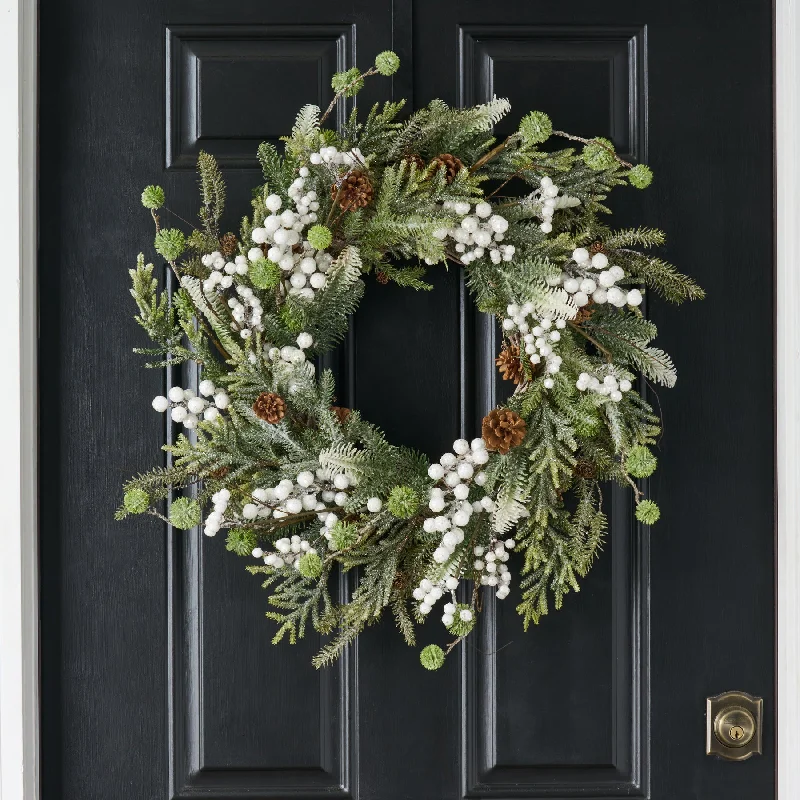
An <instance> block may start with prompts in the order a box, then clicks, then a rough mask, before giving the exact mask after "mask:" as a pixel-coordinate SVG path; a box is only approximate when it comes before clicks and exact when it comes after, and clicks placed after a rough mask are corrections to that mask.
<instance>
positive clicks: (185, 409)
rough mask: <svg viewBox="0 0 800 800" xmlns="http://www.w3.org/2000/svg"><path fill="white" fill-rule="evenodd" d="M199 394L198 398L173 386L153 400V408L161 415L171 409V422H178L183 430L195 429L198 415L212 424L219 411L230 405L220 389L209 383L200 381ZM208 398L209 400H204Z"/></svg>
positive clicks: (226, 396) (198, 418) (188, 390)
mask: <svg viewBox="0 0 800 800" xmlns="http://www.w3.org/2000/svg"><path fill="white" fill-rule="evenodd" d="M198 388H199V389H200V394H201V395H202V397H198V396H197V395H196V394H195V393H194V392H193V391H192V390H191V389H182V388H181V387H180V386H173V387H172V388H171V389H170V390H169V391H168V392H167V396H166V397H164V396H162V395H159V396H158V397H154V398H153V403H152V405H153V408H154V409H155V410H156V411H159V412H161V413H163V412H165V411H166V410H167V409H169V408H171V409H172V411H171V412H170V416H171V417H172V421H173V422H180V423H181V424H182V425H183V427H184V428H196V427H197V423H198V422H199V420H200V415H201V414H202V415H203V419H204V420H207V421H208V422H213V421H214V420H215V419H216V418H217V417H218V416H219V412H220V411H224V410H225V409H226V408H227V407H228V405H229V404H230V398H229V397H228V395H227V394H226V392H224V391H223V390H222V389H217V388H216V387H215V386H214V384H213V383H212V382H211V381H208V380H205V381H200V386H199V387H198ZM206 397H210V398H212V399H211V400H205V399H204V398H206Z"/></svg>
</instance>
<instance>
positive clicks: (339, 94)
mask: <svg viewBox="0 0 800 800" xmlns="http://www.w3.org/2000/svg"><path fill="white" fill-rule="evenodd" d="M377 74H378V69H377V67H370V68H369V69H368V70H367V71H366V72H362V73H360V74H359V76H358V78H356V79H355V80H354V81H350V83H348V84H347V86H345V87H344V89H341V90H340V91H338V92H336V94H335V95H334V96H333V100H331V102H330V105H329V106H328V107H327V108H326V109H325V113H324V114H323V115H322V116H321V117H320V120H319V124H320V125H322V123H323V122H325V120H326V119H328V117H329V116H330V115H331V112H332V111H333V109H334V108H335V107H336V104H337V103H338V102H339V100H341V99H342V97H344V96H345V93H346V92H348V91H349V90H350V89H352V88H353V87H354V86H355V85H356V84H357V83H358V81H359V80H363V79H364V78H369V77H370V76H372V75H377Z"/></svg>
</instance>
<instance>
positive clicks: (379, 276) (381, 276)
mask: <svg viewBox="0 0 800 800" xmlns="http://www.w3.org/2000/svg"><path fill="white" fill-rule="evenodd" d="M375 280H376V281H378V283H382V284H384V285H385V284H387V283H389V276H388V275H387V274H386V273H385V272H383V271H381V270H378V272H376V273H375Z"/></svg>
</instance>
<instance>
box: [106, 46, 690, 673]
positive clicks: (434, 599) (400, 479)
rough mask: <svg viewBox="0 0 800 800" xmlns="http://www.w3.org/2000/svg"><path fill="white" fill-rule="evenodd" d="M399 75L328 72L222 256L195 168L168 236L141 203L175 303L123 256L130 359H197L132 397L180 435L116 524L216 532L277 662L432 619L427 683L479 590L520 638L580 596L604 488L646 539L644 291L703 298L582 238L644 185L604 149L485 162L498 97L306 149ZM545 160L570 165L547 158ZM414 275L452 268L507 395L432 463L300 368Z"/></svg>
mask: <svg viewBox="0 0 800 800" xmlns="http://www.w3.org/2000/svg"><path fill="white" fill-rule="evenodd" d="M398 66H399V59H398V58H397V56H396V55H395V54H394V53H392V52H389V51H387V52H384V53H381V54H380V55H379V56H378V57H377V58H376V60H375V65H374V66H373V67H372V68H370V69H369V70H367V71H365V72H363V73H362V72H361V71H359V70H358V69H357V68H353V69H350V70H347V71H345V72H340V73H337V74H336V75H335V76H334V77H333V81H332V87H333V90H334V97H333V100H332V101H331V104H330V106H329V107H328V108H327V110H326V111H325V112H324V113H322V112H321V110H320V109H319V108H318V107H316V106H314V105H306V106H304V107H303V108H302V109H301V110H300V112H299V114H298V116H297V120H296V123H295V125H294V128H293V130H292V132H291V135H290V136H287V137H285V138H284V139H283V141H284V142H285V152H284V153H283V154H281V153H280V152H279V151H278V149H277V148H276V147H274V146H273V145H271V144H268V143H265V144H262V145H261V146H260V148H259V151H258V156H259V160H260V163H261V166H262V168H263V173H264V180H265V182H264V184H263V185H262V186H261V187H259V188H258V189H257V191H256V192H255V193H254V200H253V202H252V206H253V208H252V214H251V216H249V217H245V218H244V220H243V221H242V224H241V231H240V233H239V235H238V236H237V235H235V234H234V233H224V234H222V233H221V230H220V220H221V218H222V215H223V211H224V205H225V184H224V182H223V179H222V175H221V172H220V170H219V168H218V165H217V163H216V162H215V160H214V158H213V157H212V156H210V155H208V154H207V153H200V155H199V158H198V170H199V176H200V192H201V195H202V206H201V208H200V213H199V219H200V225H198V227H197V229H195V230H192V231H191V232H190V233H189V234H188V235H186V234H185V233H184V232H183V231H182V230H180V229H178V228H167V227H163V226H162V224H161V215H162V213H169V212H168V209H166V208H165V207H164V203H165V198H164V192H163V190H162V189H161V188H160V187H158V186H148V187H147V188H146V189H145V190H144V192H143V194H142V203H143V205H144V206H145V207H146V208H148V209H150V212H151V214H152V217H153V220H154V221H155V227H156V235H155V250H156V252H157V253H158V254H159V255H160V256H162V257H163V259H164V260H165V261H166V262H168V264H169V268H170V270H171V271H172V273H174V275H175V277H176V279H177V282H178V286H177V287H176V291H174V292H172V293H170V292H168V291H167V290H164V291H160V290H159V286H158V280H157V279H156V277H154V274H153V271H154V267H153V264H150V263H145V260H144V257H143V256H142V255H140V256H139V258H138V262H137V265H136V268H135V269H133V270H131V271H130V274H131V277H132V281H133V287H132V289H131V293H132V295H133V297H134V299H135V301H136V304H137V305H138V310H139V313H138V316H137V317H136V319H137V321H138V322H139V324H140V325H141V326H142V327H143V328H144V329H145V330H146V331H147V333H148V335H149V337H150V339H151V340H152V341H153V343H154V346H153V347H151V348H147V349H137V351H136V352H139V353H144V354H146V355H147V356H149V363H148V364H147V366H149V367H156V368H164V367H175V366H176V365H180V364H181V363H183V362H196V363H197V364H199V365H200V368H201V370H202V373H201V376H200V377H202V380H201V381H200V382H199V385H196V386H195V388H184V387H182V386H173V387H171V388H170V389H169V391H168V393H167V395H166V396H165V397H156V398H155V399H154V400H153V408H154V409H155V410H156V411H159V412H164V413H168V414H169V415H170V417H171V419H172V421H173V422H174V423H177V424H178V425H180V426H182V427H183V429H184V430H183V432H182V433H180V434H179V435H177V437H176V438H175V440H174V443H172V444H170V445H168V446H166V447H165V448H164V449H165V450H166V451H167V453H168V454H169V456H168V462H167V465H166V467H159V468H156V469H154V470H152V471H150V472H148V473H145V474H142V475H139V476H138V477H136V478H133V479H132V480H130V481H128V482H127V484H126V485H125V492H124V501H123V504H122V506H121V508H120V509H119V511H118V513H117V516H118V518H123V517H126V516H128V515H131V514H142V513H147V514H152V515H154V516H155V517H158V518H159V519H161V520H163V521H164V522H167V523H168V524H169V525H171V526H173V527H174V528H181V529H191V528H195V527H197V526H199V525H200V524H201V523H202V526H203V530H204V532H205V534H206V535H208V536H215V535H216V534H217V533H219V532H220V531H224V532H225V534H226V536H227V545H226V546H227V549H228V550H231V551H233V552H234V553H236V554H237V555H240V556H244V557H246V558H248V559H253V560H255V562H256V563H255V564H252V565H251V566H248V568H247V569H248V570H249V571H250V572H251V573H255V574H259V575H263V576H264V582H263V585H264V587H265V588H266V589H268V590H269V592H270V595H269V602H270V604H271V607H272V610H270V611H269V612H268V613H267V617H269V618H270V619H272V620H274V621H275V622H276V623H277V625H278V630H277V633H276V634H275V636H274V640H273V641H274V642H278V641H280V640H281V639H283V638H288V640H289V641H290V642H294V641H295V640H296V639H297V637H302V636H303V635H304V633H305V632H306V631H307V629H308V627H309V625H310V626H311V627H313V629H314V630H316V631H318V632H320V633H322V634H328V635H329V636H328V637H326V639H325V640H324V641H325V644H324V646H323V647H322V649H321V651H320V652H319V654H318V655H317V656H316V657H315V659H314V664H315V665H316V666H322V665H325V664H328V663H330V662H331V661H332V660H334V659H335V658H336V656H337V655H338V654H339V653H340V652H341V650H342V649H343V648H344V647H345V646H346V645H347V644H348V643H349V642H351V641H352V640H353V639H354V638H355V637H356V636H357V635H358V634H359V633H360V632H361V631H362V630H363V629H364V628H365V626H367V625H369V624H371V623H374V622H375V621H376V620H378V619H379V618H380V617H381V616H382V614H383V613H384V611H385V609H387V608H390V609H391V613H392V614H393V616H394V618H395V619H396V621H397V625H398V627H399V629H400V631H401V633H402V635H403V637H404V638H405V640H406V642H408V644H410V645H413V644H414V643H415V626H416V624H419V623H422V622H424V621H425V619H426V618H427V617H429V616H430V615H431V614H434V613H435V614H436V615H441V621H442V623H443V624H444V626H445V627H446V628H447V630H448V631H449V633H450V634H451V639H452V640H451V641H450V644H449V645H447V647H446V648H445V649H442V648H441V647H439V646H438V645H435V644H433V645H428V646H427V647H425V648H424V649H422V651H421V654H420V660H421V662H422V664H423V665H424V666H425V667H427V668H429V669H435V668H438V667H440V666H441V664H442V663H443V661H444V658H445V656H446V654H447V653H449V652H450V651H451V650H452V649H453V647H454V646H455V645H456V643H458V642H459V641H461V640H462V639H463V638H464V637H465V636H467V635H468V634H469V633H470V631H471V630H472V629H473V628H474V626H475V623H476V618H477V615H478V613H479V612H480V610H481V606H482V592H493V593H494V594H495V595H496V597H497V598H499V599H503V598H505V597H507V596H508V595H509V594H510V592H511V590H512V585H513V584H516V585H517V592H518V598H517V609H518V611H519V613H520V615H521V616H522V620H523V624H524V626H525V628H527V627H528V625H529V624H530V623H536V622H538V621H539V619H540V617H541V616H542V615H543V614H546V613H547V612H548V608H549V607H550V606H551V605H552V606H554V607H555V608H559V607H560V606H561V604H562V601H563V598H564V596H565V595H566V594H567V593H568V592H569V591H570V589H572V590H575V591H578V589H579V584H578V579H579V578H582V577H583V576H585V575H586V574H587V572H588V571H589V568H590V566H591V564H592V562H593V560H594V558H595V556H596V555H597V553H598V550H599V549H600V547H601V545H602V542H603V538H604V535H605V531H606V527H607V520H606V516H605V514H604V513H603V487H604V484H605V483H606V482H608V481H616V482H617V483H620V484H623V485H626V486H630V488H631V490H632V492H633V499H634V500H635V503H636V518H637V519H638V520H639V522H640V523H642V524H643V525H652V524H653V523H655V522H656V521H657V520H658V518H659V516H660V511H659V508H658V506H657V505H656V503H655V502H653V500H651V499H646V498H645V497H644V494H643V488H642V484H641V483H637V479H643V478H647V476H649V475H650V474H651V473H652V472H653V470H654V469H655V467H656V457H655V456H654V455H653V453H652V451H651V446H652V445H654V444H655V443H656V437H657V436H658V434H659V430H660V424H659V422H660V420H659V418H658V417H657V416H656V415H655V414H654V413H653V410H652V408H651V407H650V405H648V403H647V402H646V400H645V399H644V397H643V395H644V388H643V384H644V383H645V382H647V381H652V382H654V383H657V384H660V385H663V386H672V385H673V384H674V383H675V377H676V376H675V370H674V367H673V364H672V362H671V360H670V357H669V356H668V355H667V354H666V353H665V352H663V351H662V350H660V349H657V348H655V347H653V346H651V344H650V342H651V340H652V339H653V338H654V337H655V335H656V328H655V326H654V325H653V323H652V322H650V321H648V320H647V319H645V317H644V316H643V315H642V310H641V304H642V301H643V290H644V288H645V287H647V288H649V289H652V290H653V291H655V292H657V293H659V294H660V295H662V296H663V297H665V298H666V299H667V300H670V301H673V302H676V303H677V302H681V301H684V300H689V299H697V298H701V297H702V296H703V292H702V290H701V289H700V288H699V287H698V286H697V285H696V284H695V283H694V282H693V281H692V280H690V279H689V278H687V277H685V276H684V275H682V274H680V273H679V272H678V271H677V270H676V269H675V268H674V267H673V266H671V265H670V264H669V263H667V262H666V261H664V260H663V259H661V258H660V257H658V256H654V255H652V254H646V253H645V252H643V251H644V250H647V249H648V248H652V247H657V246H659V245H661V244H663V242H664V235H663V234H662V233H661V231H659V230H655V229H652V228H645V227H638V228H629V229H623V230H613V229H612V228H610V227H608V226H607V225H606V224H605V222H604V221H603V219H604V215H606V214H608V213H609V210H608V208H607V207H606V206H605V201H606V197H607V195H608V193H609V192H610V190H611V189H613V188H614V187H617V186H621V185H625V184H630V185H632V186H634V187H636V188H639V189H643V188H645V187H646V186H648V185H649V184H650V182H651V179H652V173H651V171H650V169H649V168H648V167H647V166H645V165H643V164H637V165H635V166H634V165H632V164H629V163H627V162H625V161H624V160H623V159H622V158H620V157H619V156H618V155H617V154H616V153H615V151H614V147H613V145H612V143H611V142H610V141H608V140H607V139H603V138H593V139H584V138H581V137H578V136H572V135H569V134H567V133H564V132H562V131H557V130H553V127H552V124H551V121H550V119H549V117H548V116H547V115H546V114H544V113H542V112H540V111H533V112H531V113H529V114H527V115H526V116H525V117H523V119H522V121H521V123H520V125H519V129H518V130H517V131H516V132H514V133H512V134H511V135H510V136H508V137H506V138H505V139H502V140H501V141H497V140H496V139H495V138H494V137H493V136H492V130H493V127H494V125H495V124H496V123H497V122H498V121H499V120H500V119H501V118H502V117H503V116H504V115H505V114H507V113H508V111H509V108H510V106H509V103H508V101H507V100H505V99H501V98H495V99H493V100H491V101H490V102H488V103H485V104H482V105H477V106H474V107H472V108H464V109H456V108H450V107H449V106H447V105H446V104H445V103H444V102H442V101H440V100H434V101H433V102H431V103H430V104H429V105H428V106H427V107H425V108H422V109H421V110H419V111H416V112H414V113H413V114H411V115H410V116H408V117H407V118H406V119H405V120H402V121H401V120H400V119H399V118H398V117H399V114H400V112H401V109H402V108H403V103H402V102H387V103H384V104H383V106H380V105H375V106H374V107H373V108H372V109H370V111H369V113H368V114H367V115H366V117H364V118H360V117H359V113H358V109H357V108H354V109H353V110H352V113H350V115H349V117H348V119H347V121H346V123H345V124H343V126H342V127H341V130H338V131H337V130H332V129H329V128H325V127H323V124H324V123H325V121H326V120H327V119H328V117H329V116H330V115H331V113H332V112H333V110H334V108H335V107H336V105H337V104H338V103H340V102H342V101H344V100H345V99H346V98H352V97H354V96H355V95H356V94H357V93H358V92H359V90H360V89H361V88H362V86H363V85H364V81H365V79H367V78H369V77H371V76H373V75H376V74H381V75H387V76H388V75H391V74H393V73H394V72H395V71H396V70H397V68H398ZM555 137H562V138H566V139H568V140H570V141H571V142H575V143H576V147H570V148H569V149H561V150H556V149H554V148H552V147H551V146H545V145H546V143H547V144H548V145H549V143H550V142H552V141H553V140H554V138H555ZM523 186H524V187H525V190H524V192H521V191H519V190H518V188H517V187H523ZM509 192H510V194H509ZM517 195H519V196H517ZM434 265H444V266H445V267H447V268H456V269H458V270H459V271H463V274H464V280H465V282H466V284H467V286H468V287H469V290H470V292H471V294H472V297H473V298H474V301H475V303H476V305H477V307H478V308H479V309H480V310H481V311H482V312H485V313H487V314H491V315H494V316H495V317H497V319H498V320H499V321H500V325H501V326H502V331H503V344H502V350H501V351H500V353H499V355H498V356H497V362H496V363H497V366H498V368H499V370H500V372H501V373H502V376H503V378H504V379H505V380H507V381H509V382H510V383H511V384H513V385H514V390H513V394H512V395H511V397H510V398H509V399H508V401H507V402H506V403H505V405H503V406H502V407H499V408H495V409H494V410H492V411H490V412H489V413H488V414H487V415H486V417H485V418H484V419H483V424H482V428H481V430H480V432H478V431H472V432H470V433H471V434H473V435H476V434H478V433H479V435H476V437H475V438H473V439H472V440H471V441H470V440H468V439H466V438H464V439H458V440H457V441H455V442H454V443H453V449H452V452H448V453H445V454H444V455H442V457H441V458H440V459H439V460H438V462H434V463H429V462H428V460H427V458H425V457H424V456H422V455H420V454H419V453H417V452H413V451H412V450H410V449H407V448H405V447H399V446H395V445H392V444H390V443H389V442H387V441H386V439H385V437H384V435H383V433H382V432H381V431H380V430H379V429H378V428H377V427H376V426H374V425H371V424H370V423H369V422H367V421H366V420H365V419H363V418H362V417H361V415H360V414H359V412H358V411H356V410H351V409H348V408H342V407H339V406H337V405H336V404H335V403H336V401H335V395H336V389H335V385H334V378H333V376H332V374H331V372H330V371H327V370H326V371H322V372H321V374H319V373H318V370H317V368H315V359H316V358H317V357H318V356H320V355H321V354H323V353H325V352H327V351H330V350H331V349H332V348H334V347H335V346H336V345H337V343H338V342H339V341H341V340H342V338H343V337H344V335H345V332H346V330H347V327H348V321H349V317H350V315H351V314H352V313H354V312H355V310H356V307H357V305H358V302H359V300H360V298H361V296H362V294H363V291H364V275H365V274H367V273H373V274H374V276H375V278H376V279H377V281H378V282H379V283H386V282H388V281H394V282H395V283H397V284H399V285H400V286H404V287H410V288H413V289H417V290H423V291H424V290H429V289H431V288H432V287H431V286H430V285H429V284H427V283H426V282H425V273H426V269H427V268H429V267H431V266H434ZM168 288H169V287H167V289H168ZM165 500H168V501H169V502H168V504H167V509H166V511H164V510H163V509H162V501H165ZM203 509H207V513H206V514H205V516H204V518H203ZM336 570H344V571H348V570H353V571H354V573H355V576H356V577H355V589H354V591H353V592H352V594H351V596H350V597H349V599H347V600H346V601H341V600H335V599H334V598H333V597H332V595H331V592H330V586H331V580H330V579H331V574H332V573H334V571H336Z"/></svg>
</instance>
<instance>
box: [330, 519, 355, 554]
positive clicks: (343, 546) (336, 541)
mask: <svg viewBox="0 0 800 800" xmlns="http://www.w3.org/2000/svg"><path fill="white" fill-rule="evenodd" d="M357 541H358V528H357V527H356V526H355V525H350V524H349V523H347V522H341V521H340V522H337V523H336V524H335V525H334V526H333V527H332V528H331V544H332V545H333V546H334V547H335V548H336V549H337V550H347V548H348V547H352V546H353V545H354V544H355V543H356V542H357Z"/></svg>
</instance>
